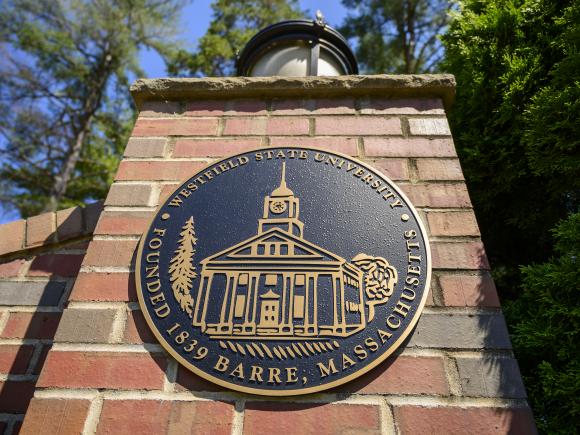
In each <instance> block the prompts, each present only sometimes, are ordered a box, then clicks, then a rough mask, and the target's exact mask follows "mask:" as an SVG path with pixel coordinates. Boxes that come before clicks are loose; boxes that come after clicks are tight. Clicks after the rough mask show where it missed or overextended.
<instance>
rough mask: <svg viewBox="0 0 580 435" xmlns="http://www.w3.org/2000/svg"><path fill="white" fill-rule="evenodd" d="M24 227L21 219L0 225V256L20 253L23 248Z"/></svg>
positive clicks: (24, 222) (23, 221) (24, 224)
mask: <svg viewBox="0 0 580 435" xmlns="http://www.w3.org/2000/svg"><path fill="white" fill-rule="evenodd" d="M25 226H26V221H25V220H23V219H20V220H17V221H14V222H9V223H7V224H2V225H0V240H2V242H1V243H0V255H3V254H7V253H8V252H16V251H20V250H21V249H22V248H23V247H24V227H25Z"/></svg>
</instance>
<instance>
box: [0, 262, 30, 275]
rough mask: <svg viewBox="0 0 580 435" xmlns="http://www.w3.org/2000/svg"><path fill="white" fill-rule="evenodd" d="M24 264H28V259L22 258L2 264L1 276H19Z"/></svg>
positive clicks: (0, 268) (0, 266)
mask: <svg viewBox="0 0 580 435" xmlns="http://www.w3.org/2000/svg"><path fill="white" fill-rule="evenodd" d="M24 264H26V261H25V260H22V259H18V260H12V261H9V262H8V263H2V264H0V278H13V277H15V276H18V273H19V272H20V270H21V269H22V266H24Z"/></svg>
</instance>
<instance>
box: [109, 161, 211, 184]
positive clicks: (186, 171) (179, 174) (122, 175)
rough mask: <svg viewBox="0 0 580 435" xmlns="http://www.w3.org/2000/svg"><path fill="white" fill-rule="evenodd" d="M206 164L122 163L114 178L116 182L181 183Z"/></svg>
mask: <svg viewBox="0 0 580 435" xmlns="http://www.w3.org/2000/svg"><path fill="white" fill-rule="evenodd" d="M207 164H208V162H142V161H138V162H135V161H123V162H121V164H120V165H119V170H118V171H117V175H116V176H115V180H117V181H126V180H138V181H145V180H147V181H149V180H160V181H181V180H184V179H187V178H189V177H191V176H192V175H194V174H195V173H196V172H197V171H199V170H200V169H202V168H204V167H205V166H207Z"/></svg>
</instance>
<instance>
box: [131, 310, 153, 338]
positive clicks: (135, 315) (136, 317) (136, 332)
mask: <svg viewBox="0 0 580 435" xmlns="http://www.w3.org/2000/svg"><path fill="white" fill-rule="evenodd" d="M123 341H124V342H125V343H132V344H141V343H157V339H156V338H155V335H153V332H151V329H150V328H149V326H148V325H147V322H146V321H145V317H143V313H142V312H141V311H129V313H128V315H127V323H125V332H124V334H123Z"/></svg>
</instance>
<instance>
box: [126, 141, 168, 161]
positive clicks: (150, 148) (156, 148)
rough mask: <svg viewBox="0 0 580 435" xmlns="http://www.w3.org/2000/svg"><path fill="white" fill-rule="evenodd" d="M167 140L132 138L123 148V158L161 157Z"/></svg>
mask: <svg viewBox="0 0 580 435" xmlns="http://www.w3.org/2000/svg"><path fill="white" fill-rule="evenodd" d="M166 146H167V139H165V138H161V139H157V138H154V139H149V138H140V137H132V138H131V139H129V142H128V143H127V147H126V148H125V153H124V156H125V157H163V156H164V155H165V148H166Z"/></svg>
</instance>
